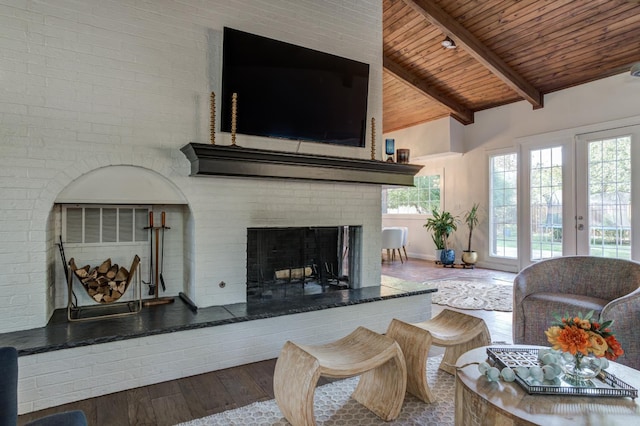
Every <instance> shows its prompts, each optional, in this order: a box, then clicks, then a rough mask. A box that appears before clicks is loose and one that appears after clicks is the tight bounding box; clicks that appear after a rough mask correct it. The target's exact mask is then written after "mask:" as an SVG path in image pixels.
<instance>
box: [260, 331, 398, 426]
mask: <svg viewBox="0 0 640 426" xmlns="http://www.w3.org/2000/svg"><path fill="white" fill-rule="evenodd" d="M357 375H361V377H360V380H359V382H358V386H357V387H356V390H355V391H354V392H353V394H352V395H351V396H352V397H353V398H354V399H355V400H356V401H358V402H359V403H360V404H362V405H364V406H365V407H367V408H368V409H369V410H371V411H372V412H373V413H375V414H376V415H377V416H378V417H380V418H381V419H382V420H385V421H389V420H394V419H395V418H397V417H398V415H399V414H400V409H401V408H402V403H403V401H404V395H405V391H406V386H407V369H406V365H405V361H404V357H403V355H402V350H401V349H400V346H398V343H396V342H395V341H394V340H393V339H391V338H389V337H387V336H383V335H381V334H378V333H375V332H373V331H371V330H369V329H366V328H364V327H358V328H357V329H356V330H355V331H353V332H352V333H351V334H349V335H348V336H345V337H343V338H341V339H339V340H336V341H335V342H331V343H327V344H325V345H319V346H308V345H298V344H295V343H293V342H290V341H288V342H287V343H285V345H284V347H283V348H282V351H281V352H280V356H279V357H278V360H277V362H276V368H275V372H274V376H273V388H274V393H275V397H276V402H277V403H278V407H280V411H282V414H284V416H285V417H286V419H287V420H288V421H289V422H290V423H291V424H292V425H294V426H297V425H315V424H316V422H315V417H314V414H313V396H314V393H315V388H316V385H317V383H318V379H319V378H320V377H321V376H325V377H333V378H346V377H352V376H357Z"/></svg>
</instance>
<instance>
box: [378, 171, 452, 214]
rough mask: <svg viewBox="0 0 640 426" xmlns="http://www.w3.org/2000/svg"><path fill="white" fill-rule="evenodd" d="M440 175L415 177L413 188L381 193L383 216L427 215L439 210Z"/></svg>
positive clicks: (386, 190)
mask: <svg viewBox="0 0 640 426" xmlns="http://www.w3.org/2000/svg"><path fill="white" fill-rule="evenodd" d="M440 176H441V175H440V174H434V175H429V176H416V177H414V178H413V183H414V185H415V186H414V187H411V188H389V189H385V190H383V191H382V213H383V214H429V213H431V211H432V210H433V209H434V208H437V209H439V208H440V184H441V178H440Z"/></svg>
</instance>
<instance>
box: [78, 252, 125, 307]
mask: <svg viewBox="0 0 640 426" xmlns="http://www.w3.org/2000/svg"><path fill="white" fill-rule="evenodd" d="M69 267H70V268H71V270H72V271H73V273H74V274H75V276H76V277H77V278H78V279H79V280H80V282H81V283H82V285H83V286H84V288H85V290H86V291H87V293H88V294H89V296H91V297H93V299H94V300H95V301H96V302H99V303H111V302H115V301H116V300H118V299H120V297H121V296H122V295H123V294H124V293H125V291H127V286H128V285H129V282H130V280H129V271H127V268H125V267H123V266H118V264H117V263H116V264H113V265H112V264H111V259H107V260H105V261H104V262H102V264H101V265H100V266H97V267H94V268H91V267H90V266H89V265H85V266H83V267H82V268H78V267H77V266H76V263H75V260H74V259H73V258H72V259H71V260H70V261H69Z"/></svg>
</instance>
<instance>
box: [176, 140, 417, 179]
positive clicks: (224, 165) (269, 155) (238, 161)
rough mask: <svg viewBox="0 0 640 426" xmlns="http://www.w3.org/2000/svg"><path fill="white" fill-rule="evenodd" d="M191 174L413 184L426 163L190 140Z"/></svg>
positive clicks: (187, 149) (186, 152)
mask: <svg viewBox="0 0 640 426" xmlns="http://www.w3.org/2000/svg"><path fill="white" fill-rule="evenodd" d="M180 150H181V151H182V152H183V153H184V155H185V156H186V157H187V159H189V161H190V162H191V176H243V177H267V178H279V179H307V180H321V181H333V182H351V183H366V184H378V185H402V186H413V176H414V175H415V174H416V173H418V172H419V171H420V169H422V167H423V166H420V165H416V164H398V163H387V162H384V161H375V160H362V159H358V158H343V157H332V156H328V155H315V154H300V153H295V152H284V151H267V150H263V149H254V148H242V147H239V146H230V145H210V144H201V143H193V142H192V143H189V144H187V145H185V146H183V147H182V148H181V149H180Z"/></svg>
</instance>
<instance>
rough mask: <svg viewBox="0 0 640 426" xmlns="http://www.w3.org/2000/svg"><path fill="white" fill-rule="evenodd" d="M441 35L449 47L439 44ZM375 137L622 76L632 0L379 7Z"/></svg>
mask: <svg viewBox="0 0 640 426" xmlns="http://www.w3.org/2000/svg"><path fill="white" fill-rule="evenodd" d="M447 36H449V37H450V38H451V39H452V40H453V41H454V42H455V44H456V45H457V46H458V47H457V48H456V49H447V48H444V47H443V46H442V45H441V42H442V41H443V40H444V39H445V37H447ZM383 53H384V70H385V72H384V76H383V114H384V119H383V131H384V132H389V131H393V130H398V129H402V128H405V127H410V126H413V125H416V124H419V123H424V122H427V121H432V120H435V119H438V118H441V117H445V116H452V117H454V118H456V119H457V120H458V121H460V122H461V123H463V124H469V123H472V122H473V120H474V112H475V111H479V110H483V109H487V108H493V107H496V106H499V105H504V104H507V103H511V102H516V101H520V100H523V99H524V100H526V101H527V102H529V103H530V104H531V106H532V108H542V107H544V94H545V93H549V92H553V91H556V90H561V89H565V88H568V87H571V86H575V85H578V84H583V83H587V82H589V81H593V80H597V79H600V78H604V77H609V76H611V75H614V74H619V73H624V72H629V69H630V67H631V65H632V64H633V63H635V62H640V0H574V1H568V0H383Z"/></svg>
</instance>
